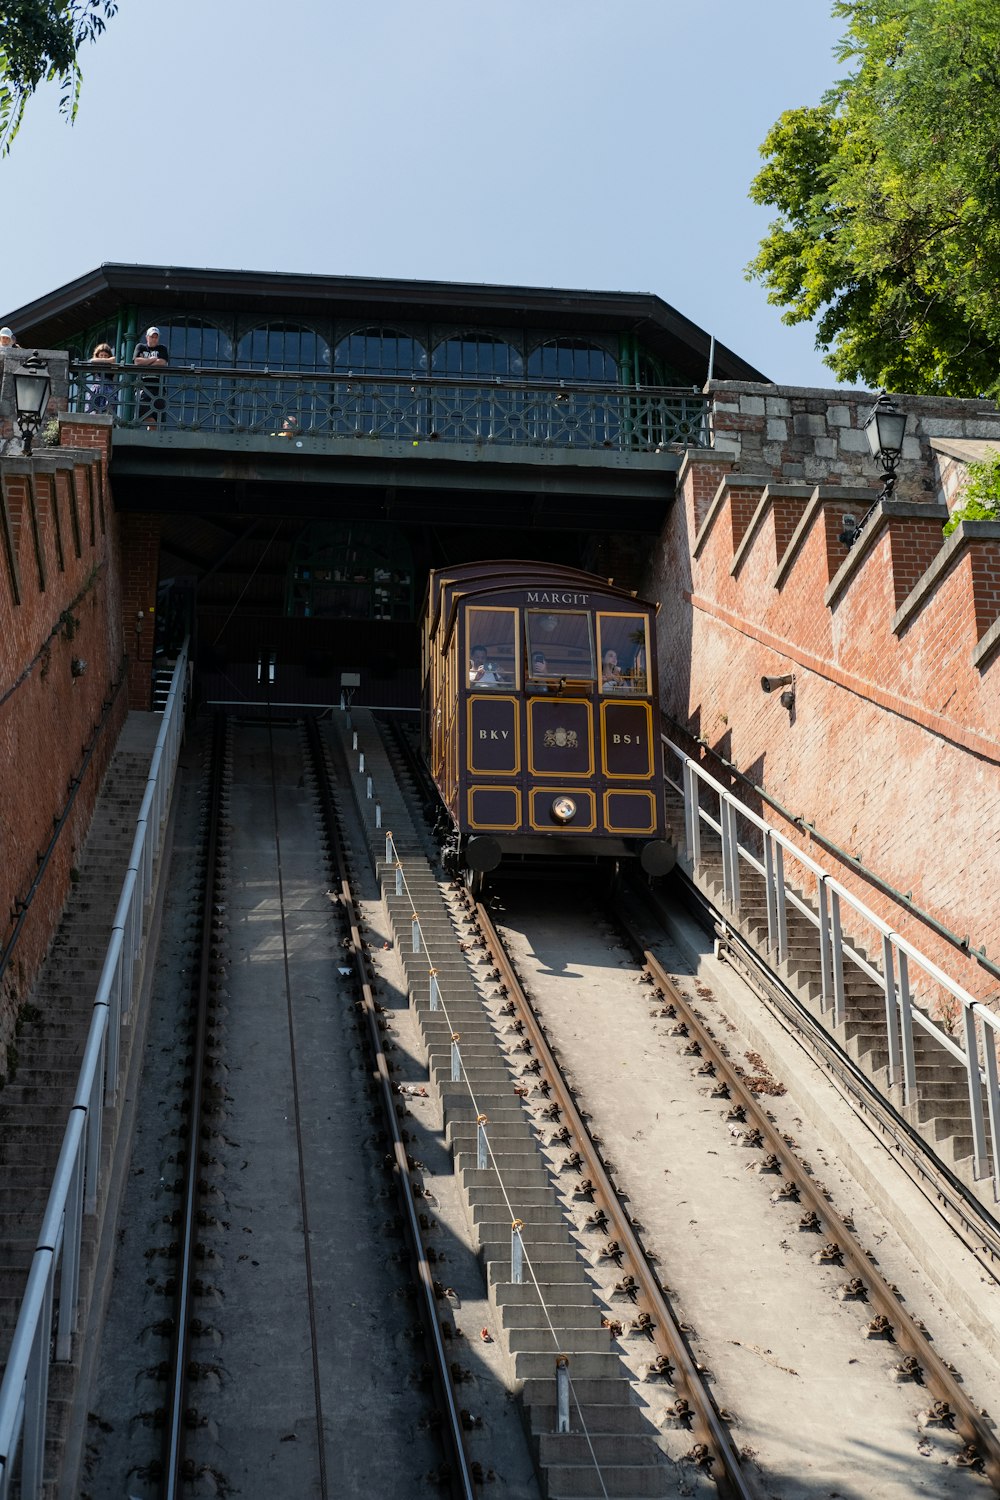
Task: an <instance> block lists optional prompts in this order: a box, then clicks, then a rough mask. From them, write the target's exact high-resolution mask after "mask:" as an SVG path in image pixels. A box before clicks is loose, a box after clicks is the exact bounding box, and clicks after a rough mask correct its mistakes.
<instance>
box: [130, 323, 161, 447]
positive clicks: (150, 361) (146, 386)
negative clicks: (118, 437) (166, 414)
mask: <svg viewBox="0 0 1000 1500" xmlns="http://www.w3.org/2000/svg"><path fill="white" fill-rule="evenodd" d="M132 363H133V364H134V365H142V366H143V368H144V369H149V368H150V367H152V368H154V369H161V370H165V369H166V368H167V365H168V364H169V363H170V355H169V354H168V352H167V346H166V344H161V343H160V330H159V329H158V328H147V329H146V336H145V338H142V339H140V340H139V342H138V343H137V344H136V346H135V353H134V354H133V355H132ZM162 390H163V387H162V384H161V382H160V379H159V377H158V376H156V375H151V376H143V378H142V380H141V381H140V382H139V388H138V391H137V395H138V398H139V399H138V403H137V405H136V415H137V416H138V418H139V421H140V422H145V424H146V428H147V430H148V431H149V432H155V431H156V424H157V422H158V421H159V420H160V413H161V412H162V411H163V407H164V404H165V403H164V400H163V395H162Z"/></svg>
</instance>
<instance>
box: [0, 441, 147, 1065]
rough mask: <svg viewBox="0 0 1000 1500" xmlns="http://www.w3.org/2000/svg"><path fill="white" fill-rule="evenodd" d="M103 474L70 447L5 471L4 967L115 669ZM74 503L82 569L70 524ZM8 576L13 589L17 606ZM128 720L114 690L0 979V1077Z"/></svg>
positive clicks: (0, 905)
mask: <svg viewBox="0 0 1000 1500" xmlns="http://www.w3.org/2000/svg"><path fill="white" fill-rule="evenodd" d="M88 471H89V473H90V478H88ZM105 473H106V464H105V463H104V462H103V461H102V460H100V459H99V460H98V461H97V462H95V461H94V459H93V458H92V456H91V455H89V454H83V453H79V452H76V453H74V452H72V451H68V450H67V449H66V448H65V447H63V448H60V449H57V450H51V449H50V450H42V451H41V452H39V453H38V455H37V456H36V458H35V459H33V460H24V459H12V460H8V459H2V460H0V486H2V495H3V502H4V508H5V509H6V511H7V514H8V516H9V518H10V521H11V527H10V534H11V539H12V543H13V557H11V556H10V555H8V551H7V548H6V546H5V543H4V538H3V535H2V527H0V625H2V628H0V766H2V768H3V772H2V775H0V849H2V858H0V958H2V957H3V956H4V955H6V954H7V951H8V946H9V944H10V940H11V937H12V934H13V931H14V925H15V919H14V917H12V916H11V915H10V914H11V913H12V912H15V911H16V909H17V903H19V902H22V901H23V900H24V898H25V897H26V896H27V894H28V892H29V889H30V887H31V884H32V881H33V880H34V879H35V876H36V874H37V872H38V868H39V864H38V856H40V855H41V854H42V853H43V852H44V851H45V849H46V848H47V847H48V844H49V841H50V839H51V837H52V834H53V829H54V821H55V820H56V819H58V817H59V816H60V814H62V813H63V811H64V810H65V808H66V806H67V802H68V799H69V793H70V782H71V779H72V778H74V777H75V776H77V774H78V773H79V770H80V766H81V762H82V760H83V758H84V747H85V746H87V745H88V744H89V743H90V742H91V741H92V740H93V738H94V732H95V727H96V725H97V724H98V723H99V721H100V720H101V718H102V714H103V712H104V705H105V703H106V702H107V701H108V700H109V699H110V697H111V694H112V691H113V686H114V683H115V682H116V680H117V679H118V677H119V675H120V672H121V669H122V655H123V644H122V627H121V598H120V582H119V563H118V556H117V547H116V543H115V538H114V530H113V527H112V525H111V524H110V517H111V508H110V499H109V496H108V495H107V493H106V489H105V480H104V474H105ZM91 485H92V486H93V488H91ZM74 497H75V501H76V507H77V512H78V517H79V534H80V555H79V556H78V555H77V547H76V542H75V537H74V527H73V522H72V514H71V506H72V503H73V499H74ZM91 497H92V498H93V508H94V517H95V522H94V532H93V540H91V528H90V502H91ZM32 510H33V511H34V525H33V524H32ZM102 515H103V516H104V517H105V520H106V524H105V525H103V526H102V524H101V516H102ZM0 521H2V516H0ZM36 536H37V543H36ZM60 538H61V542H62V546H61V558H60V546H59V539H60ZM39 559H40V561H39ZM12 565H13V568H16V571H17V574H18V575H19V579H20V598H19V599H18V598H17V597H16V593H15V587H14V583H13V571H12ZM43 585H44V586H43ZM74 659H76V660H78V661H85V662H86V664H87V665H86V670H85V671H84V673H83V675H81V676H74V675H73V671H72V666H71V663H72V662H73V660H74ZM125 710H126V703H125V693H124V691H122V692H121V693H119V694H118V697H117V699H116V700H115V706H114V708H113V709H112V712H111V715H110V719H109V721H108V723H107V724H106V727H105V729H104V731H103V733H102V734H101V735H100V736H99V738H98V739H97V741H96V746H95V751H94V754H93V757H92V759H91V761H90V763H89V766H88V769H87V772H86V774H85V776H84V778H83V781H82V784H81V786H80V788H79V790H78V791H77V794H76V798H75V801H74V803H73V808H72V811H71V813H70V816H69V819H68V822H67V824H66V826H65V827H64V829H63V831H62V833H61V835H60V837H59V839H58V842H57V845H56V848H55V851H54V854H53V856H52V858H51V859H50V861H49V864H48V866H47V867H46V870H45V872H44V874H43V876H42V877H41V882H40V885H39V888H38V892H37V894H36V895H35V896H34V897H33V899H32V901H31V903H30V906H29V907H28V911H27V916H26V920H25V923H24V925H23V928H22V930H21V932H20V935H19V937H18V940H17V943H16V945H15V946H14V947H13V948H12V949H11V951H10V962H9V963H8V964H7V965H6V968H5V970H4V972H3V977H2V979H0V1074H2V1073H4V1072H5V1070H6V1064H7V1045H8V1043H9V1042H10V1041H11V1038H12V1034H13V1025H14V1021H15V1019H16V1016H17V1011H18V1009H19V1007H20V1006H21V1004H23V1002H24V1000H25V997H26V995H27V992H28V990H29V988H30V985H31V983H32V981H33V979H34V976H35V974H36V972H37V970H38V967H39V965H40V963H41V961H42V959H43V958H44V956H45V953H46V950H47V948H48V944H49V941H50V939H51V936H52V933H53V931H54V928H55V925H56V923H57V922H58V919H59V915H60V913H61V911H62V908H63V905H64V903H65V899H66V896H67V893H68V891H69V888H70V884H71V871H72V870H73V869H74V868H75V867H76V866H77V865H78V863H79V860H80V855H81V851H82V849H83V845H84V841H85V838H86V834H87V830H88V828H89V825H90V820H91V817H92V815H93V808H94V803H95V800H96V796H97V791H98V788H99V786H100V783H101V780H102V778H103V774H104V771H105V769H106V767H107V764H108V760H109V758H110V754H111V751H112V750H113V748H114V744H115V741H116V739H117V736H118V731H119V729H120V726H121V723H122V721H123V718H124V714H125Z"/></svg>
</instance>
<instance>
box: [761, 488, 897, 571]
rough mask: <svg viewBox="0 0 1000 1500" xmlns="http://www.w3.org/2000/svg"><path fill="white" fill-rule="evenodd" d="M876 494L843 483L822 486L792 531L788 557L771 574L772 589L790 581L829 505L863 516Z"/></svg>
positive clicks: (872, 503) (786, 554) (810, 499)
mask: <svg viewBox="0 0 1000 1500" xmlns="http://www.w3.org/2000/svg"><path fill="white" fill-rule="evenodd" d="M875 499H876V494H875V491H874V490H863V489H859V488H855V487H853V486H851V485H843V484H818V485H817V486H816V488H815V489H814V490H813V492H812V495H811V496H810V498H809V501H808V503H807V505H806V508H805V510H804V511H803V512H802V519H801V520H800V521H799V524H798V525H797V526H796V528H795V530H794V531H793V532H792V536H791V540H790V541H789V543H788V546H787V547H786V548H785V555H784V557H782V559H781V561H780V562H779V563H778V566H777V567H776V568H775V570H774V572H773V573H772V574H771V580H770V581H771V587H772V588H775V589H778V588H780V587H781V585H782V584H783V583H784V581H785V579H786V578H787V576H788V574H789V572H790V570H791V567H792V564H793V562H794V561H795V559H796V558H797V557H798V555H799V552H800V550H801V548H802V544H803V543H804V541H805V539H806V537H807V536H808V535H809V531H810V528H811V527H812V523H813V521H814V520H815V519H816V517H817V515H819V514H820V512H821V511H823V510H825V509H826V507H827V505H832V504H834V503H837V504H840V505H845V504H846V505H850V506H851V507H852V509H854V510H860V511H861V512H862V514H863V513H864V512H865V511H866V510H869V509H870V508H871V506H872V505H874V503H875Z"/></svg>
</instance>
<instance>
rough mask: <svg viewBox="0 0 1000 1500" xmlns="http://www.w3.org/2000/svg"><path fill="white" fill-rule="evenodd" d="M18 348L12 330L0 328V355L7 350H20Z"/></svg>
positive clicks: (18, 345)
mask: <svg viewBox="0 0 1000 1500" xmlns="http://www.w3.org/2000/svg"><path fill="white" fill-rule="evenodd" d="M20 347H21V346H20V344H19V343H18V342H17V339H16V338H15V337H14V332H13V329H10V328H0V354H5V353H6V352H7V350H8V349H20Z"/></svg>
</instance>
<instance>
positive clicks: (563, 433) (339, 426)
mask: <svg viewBox="0 0 1000 1500" xmlns="http://www.w3.org/2000/svg"><path fill="white" fill-rule="evenodd" d="M70 380H71V384H70V409H71V410H73V411H103V412H108V413H110V414H111V415H112V416H113V417H114V421H115V426H116V427H122V428H138V429H150V430H152V431H154V432H167V431H169V432H200V433H214V434H217V435H219V436H220V437H224V436H235V435H237V434H243V433H245V434H250V435H253V436H257V437H274V438H285V439H288V438H291V439H294V440H296V441H300V442H303V443H304V444H305V443H307V442H310V441H316V440H319V441H320V442H325V441H329V440H330V439H355V438H356V439H359V440H364V439H370V438H382V439H389V440H396V441H405V442H409V443H424V442H441V443H464V444H470V443H471V444H498V445H502V446H504V447H529V448H530V447H554V448H574V449H593V450H602V449H603V450H607V449H610V450H612V451H616V452H619V453H621V452H627V453H636V452H646V453H653V452H658V451H662V450H665V449H671V448H678V447H683V448H689V447H694V448H702V447H707V446H708V444H709V434H708V422H707V409H708V408H707V401H706V399H705V397H704V396H702V395H701V394H700V393H698V392H692V391H690V390H674V389H666V388H656V389H653V388H649V387H645V388H644V387H633V386H611V387H609V386H593V385H569V384H565V385H563V384H560V385H535V384H532V383H530V382H516V383H514V382H501V381H490V382H487V381H467V380H437V379H431V378H428V377H426V376H417V377H413V378H392V379H388V380H386V379H383V378H381V377H379V376H372V375H357V376H355V375H315V374H309V375H303V374H301V373H293V374H289V373H281V374H276V373H270V372H267V371H261V370H218V369H195V368H182V367H179V366H173V367H171V368H170V369H167V370H164V371H162V372H160V373H159V374H153V373H151V372H150V373H148V374H145V373H140V371H139V370H137V369H135V368H133V367H129V368H121V369H116V368H114V367H109V366H108V365H100V364H77V365H74V366H72V367H71V371H70Z"/></svg>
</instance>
